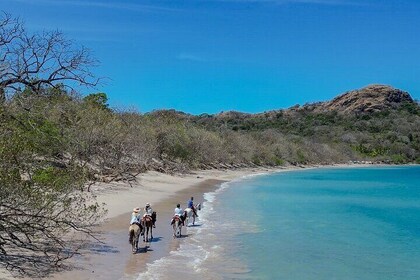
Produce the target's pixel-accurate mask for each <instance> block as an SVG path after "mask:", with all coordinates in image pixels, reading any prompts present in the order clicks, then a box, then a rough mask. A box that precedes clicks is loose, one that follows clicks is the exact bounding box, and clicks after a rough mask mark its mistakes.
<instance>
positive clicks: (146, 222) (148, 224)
mask: <svg viewBox="0 0 420 280" xmlns="http://www.w3.org/2000/svg"><path fill="white" fill-rule="evenodd" d="M153 221H156V212H153V213H152V215H151V216H149V215H145V216H143V218H142V219H141V225H142V226H143V241H144V242H151V241H152V240H153ZM149 231H150V239H149Z"/></svg>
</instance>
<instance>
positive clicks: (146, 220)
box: [141, 215, 153, 222]
mask: <svg viewBox="0 0 420 280" xmlns="http://www.w3.org/2000/svg"><path fill="white" fill-rule="evenodd" d="M141 220H142V221H143V222H152V221H153V218H152V217H151V216H149V215H147V216H144V217H143V218H142V219H141Z"/></svg>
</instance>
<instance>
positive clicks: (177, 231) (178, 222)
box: [172, 215, 182, 238]
mask: <svg viewBox="0 0 420 280" xmlns="http://www.w3.org/2000/svg"><path fill="white" fill-rule="evenodd" d="M172 225H173V229H174V238H176V237H181V236H182V234H181V229H182V218H181V217H179V216H178V215H175V216H174V217H173V224H172Z"/></svg>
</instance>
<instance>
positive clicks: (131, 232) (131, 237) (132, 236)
mask: <svg viewBox="0 0 420 280" xmlns="http://www.w3.org/2000/svg"><path fill="white" fill-rule="evenodd" d="M128 236H129V237H128V243H129V244H132V243H133V238H134V229H133V228H130V231H129V233H128Z"/></svg>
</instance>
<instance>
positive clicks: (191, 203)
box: [187, 197, 198, 217]
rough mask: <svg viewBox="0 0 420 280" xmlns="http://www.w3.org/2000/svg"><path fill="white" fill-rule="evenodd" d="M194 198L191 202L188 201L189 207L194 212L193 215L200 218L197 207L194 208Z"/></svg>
mask: <svg viewBox="0 0 420 280" xmlns="http://www.w3.org/2000/svg"><path fill="white" fill-rule="evenodd" d="M193 200H194V197H191V199H190V200H188V203H187V205H188V208H191V209H192V210H193V213H194V215H195V216H196V217H198V215H197V211H196V210H195V206H194V201H193Z"/></svg>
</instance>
